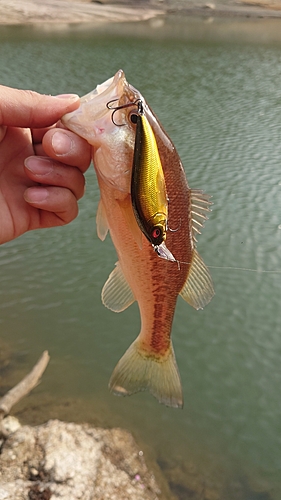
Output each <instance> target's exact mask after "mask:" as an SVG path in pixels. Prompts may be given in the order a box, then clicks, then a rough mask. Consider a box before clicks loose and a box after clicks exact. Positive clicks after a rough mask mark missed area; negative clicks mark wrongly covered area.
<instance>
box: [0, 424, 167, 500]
mask: <svg viewBox="0 0 281 500" xmlns="http://www.w3.org/2000/svg"><path fill="white" fill-rule="evenodd" d="M9 418H10V417H7V419H6V420H8V419H9ZM6 427H7V428H9V426H8V425H7V426H6ZM16 427H17V426H13V427H12V428H13V429H16ZM159 495H160V490H159V488H158V486H157V484H156V481H155V478H154V476H153V475H152V474H151V473H150V472H149V471H148V469H147V467H146V464H145V462H144V458H143V456H142V452H140V451H139V449H138V447H137V444H136V443H135V441H134V439H133V437H132V436H131V434H130V433H128V432H127V431H124V430H122V429H99V428H93V427H90V426H88V425H78V424H74V423H65V422H61V421H59V420H50V421H49V422H47V423H46V424H43V425H40V426H37V427H31V426H27V425H25V426H20V427H19V428H17V429H16V430H15V431H14V432H12V433H11V434H9V435H8V437H7V438H6V439H4V441H3V444H2V449H1V455H0V500H49V499H51V500H76V499H83V500H121V499H122V500H158V499H159V498H160V497H159Z"/></svg>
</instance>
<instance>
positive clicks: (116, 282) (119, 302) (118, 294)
mask: <svg viewBox="0 0 281 500" xmlns="http://www.w3.org/2000/svg"><path fill="white" fill-rule="evenodd" d="M101 300H102V303H103V304H104V305H105V307H108V309H111V311H114V312H122V311H124V310H125V309H127V307H129V306H130V305H131V304H132V303H133V302H134V301H135V297H134V294H133V292H132V290H131V287H130V285H129V284H128V282H127V280H126V278H125V276H124V273H123V271H122V269H121V266H120V264H119V262H117V264H116V267H115V268H114V269H113V271H112V273H110V275H109V277H108V279H107V281H106V282H105V284H104V286H103V289H102V292H101Z"/></svg>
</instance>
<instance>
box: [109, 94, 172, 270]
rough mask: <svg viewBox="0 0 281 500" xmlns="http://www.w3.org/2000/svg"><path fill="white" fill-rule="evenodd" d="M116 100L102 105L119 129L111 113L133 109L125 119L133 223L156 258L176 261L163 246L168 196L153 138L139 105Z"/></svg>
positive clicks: (166, 225) (141, 104)
mask: <svg viewBox="0 0 281 500" xmlns="http://www.w3.org/2000/svg"><path fill="white" fill-rule="evenodd" d="M116 101H117V99H113V100H112V101H109V102H108V103H107V105H106V106H107V108H108V109H112V110H113V112H112V115H111V120H112V122H113V123H114V125H117V126H119V127H123V126H124V125H126V123H117V122H116V121H115V113H116V112H117V111H118V110H121V109H125V108H129V107H132V106H134V107H135V109H134V110H132V111H131V113H130V114H129V119H130V121H131V123H133V124H134V125H136V136H135V147H134V158H133V168H132V180H131V198H132V206H133V211H134V214H135V218H136V221H137V223H138V225H139V227H140V229H141V231H142V232H143V234H144V235H145V236H146V238H147V239H148V241H149V242H150V243H151V244H152V246H153V248H154V250H155V251H156V253H157V254H158V255H159V257H161V258H163V259H166V260H170V261H172V262H176V259H175V257H174V256H173V254H172V253H171V252H170V251H169V250H168V248H167V247H166V245H165V240H166V235H167V228H168V196H167V191H166V184H165V178H164V172H163V169H162V164H161V160H160V156H159V152H158V147H157V143H156V139H155V136H154V133H153V130H152V128H151V126H150V124H149V122H148V120H147V118H146V117H145V114H144V110H143V103H142V101H141V100H140V99H137V100H136V101H133V102H129V103H125V104H120V105H117V106H115V105H114V103H115V102H116Z"/></svg>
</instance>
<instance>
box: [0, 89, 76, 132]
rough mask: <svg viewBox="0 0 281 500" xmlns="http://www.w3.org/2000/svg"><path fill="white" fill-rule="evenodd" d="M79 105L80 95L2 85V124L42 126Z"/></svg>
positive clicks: (0, 92) (0, 103)
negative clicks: (43, 91) (55, 93)
mask: <svg viewBox="0 0 281 500" xmlns="http://www.w3.org/2000/svg"><path fill="white" fill-rule="evenodd" d="M78 107H79V96H78V95H76V94H63V95H61V96H55V97H54V96H50V95H43V94H38V93H37V92H33V91H31V90H18V89H12V88H10V87H5V86H3V85H0V126H1V125H6V126H10V127H26V128H42V127H49V126H51V125H53V124H54V123H56V122H57V121H58V120H59V119H60V118H61V117H62V115H64V114H65V113H68V112H70V111H74V110H75V109H77V108H78Z"/></svg>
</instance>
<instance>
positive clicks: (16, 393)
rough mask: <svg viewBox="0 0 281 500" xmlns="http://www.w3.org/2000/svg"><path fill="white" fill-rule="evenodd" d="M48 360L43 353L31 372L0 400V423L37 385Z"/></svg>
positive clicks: (47, 356)
mask: <svg viewBox="0 0 281 500" xmlns="http://www.w3.org/2000/svg"><path fill="white" fill-rule="evenodd" d="M49 359H50V356H49V354H48V351H44V352H43V354H42V356H41V358H40V359H39V360H38V361H37V363H36V365H35V366H34V368H33V369H32V370H31V372H30V373H29V374H28V375H26V377H24V379H23V380H22V381H21V382H19V383H18V384H17V385H16V386H15V387H13V388H12V389H11V390H10V391H8V392H7V394H5V396H3V398H1V399H0V423H1V421H2V420H3V418H4V417H6V416H7V415H9V413H10V411H11V408H12V407H13V406H14V405H15V404H16V403H18V401H20V399H22V398H23V397H24V396H26V395H27V394H29V393H30V392H31V391H32V389H34V387H36V386H37V385H38V384H39V381H40V378H41V376H42V375H43V373H44V371H45V369H46V367H47V365H48V363H49ZM0 430H1V429H0Z"/></svg>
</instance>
